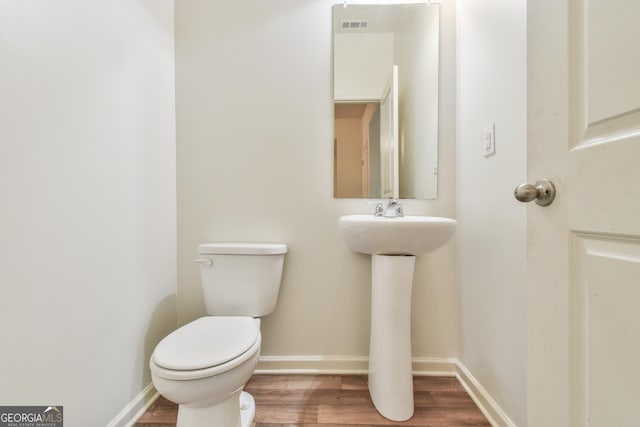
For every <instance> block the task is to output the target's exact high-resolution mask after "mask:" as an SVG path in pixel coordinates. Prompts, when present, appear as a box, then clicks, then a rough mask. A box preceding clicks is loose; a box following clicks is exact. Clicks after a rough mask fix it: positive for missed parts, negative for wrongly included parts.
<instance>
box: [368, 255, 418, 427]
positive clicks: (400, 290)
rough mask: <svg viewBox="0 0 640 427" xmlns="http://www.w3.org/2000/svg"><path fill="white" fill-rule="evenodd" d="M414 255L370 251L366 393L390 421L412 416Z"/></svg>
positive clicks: (402, 419) (406, 418)
mask: <svg viewBox="0 0 640 427" xmlns="http://www.w3.org/2000/svg"><path fill="white" fill-rule="evenodd" d="M415 260H416V257H415V256H405V255H371V282H372V283H371V284H372V288H371V341H370V348H369V393H370V394H371V400H373V404H374V405H375V407H376V409H377V410H378V412H380V414H382V415H383V416H385V417H386V418H388V419H390V420H393V421H404V420H408V419H409V418H411V417H412V416H413V370H412V366H411V287H412V285H413V268H414V265H415Z"/></svg>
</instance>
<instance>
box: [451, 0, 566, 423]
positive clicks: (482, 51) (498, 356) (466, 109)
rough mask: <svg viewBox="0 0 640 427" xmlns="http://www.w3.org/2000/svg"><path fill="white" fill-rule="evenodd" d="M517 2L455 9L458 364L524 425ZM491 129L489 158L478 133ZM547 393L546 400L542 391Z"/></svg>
mask: <svg viewBox="0 0 640 427" xmlns="http://www.w3.org/2000/svg"><path fill="white" fill-rule="evenodd" d="M526 71H527V68H526V1H524V0H518V1H514V0H486V1H482V2H478V1H476V0H459V1H458V79H459V80H458V159H459V162H458V191H459V193H458V195H459V199H458V217H459V220H460V224H459V225H460V227H459V250H460V258H459V268H460V307H461V311H460V319H461V351H460V359H461V361H462V363H463V364H464V365H465V366H466V367H467V368H468V369H469V371H470V372H471V374H472V375H473V376H474V377H475V378H476V379H477V380H478V381H479V382H480V384H481V385H482V386H483V387H484V388H485V389H486V390H487V391H488V392H489V394H490V395H491V396H492V397H493V398H494V399H495V400H496V402H497V403H498V405H499V406H500V407H501V408H502V409H503V410H504V411H505V412H506V413H507V414H508V415H509V417H511V419H512V420H513V421H514V422H515V424H516V425H518V426H524V425H526V382H527V378H526V337H527V328H526V320H527V313H526V307H527V302H526V295H527V289H526V286H527V283H526V216H525V205H523V204H519V203H518V202H516V201H515V199H514V198H513V189H514V188H515V187H516V186H517V185H518V184H520V183H522V182H525V180H526V84H527V82H526ZM492 123H495V129H496V154H495V156H492V157H488V158H485V157H484V156H483V150H482V148H483V146H482V129H483V128H484V127H485V126H487V125H490V124H492ZM549 392H553V391H552V390H550V391H549Z"/></svg>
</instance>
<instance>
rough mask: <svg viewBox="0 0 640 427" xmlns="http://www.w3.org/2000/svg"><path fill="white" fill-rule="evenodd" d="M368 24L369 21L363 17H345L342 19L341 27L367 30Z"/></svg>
mask: <svg viewBox="0 0 640 427" xmlns="http://www.w3.org/2000/svg"><path fill="white" fill-rule="evenodd" d="M368 25H369V23H368V21H364V20H362V19H343V20H342V21H340V27H341V28H342V29H343V30H366V29H367V26H368Z"/></svg>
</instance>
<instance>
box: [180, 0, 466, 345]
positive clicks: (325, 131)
mask: <svg viewBox="0 0 640 427" xmlns="http://www.w3.org/2000/svg"><path fill="white" fill-rule="evenodd" d="M332 4H333V2H330V1H327V0H309V1H303V2H302V1H299V0H273V1H269V2H264V1H262V0H247V1H242V2H215V3H214V2H210V1H207V0H193V1H188V2H176V93H177V96H176V102H177V144H178V236H179V237H178V277H179V280H178V318H179V319H178V320H179V323H185V322H187V321H190V320H192V319H194V318H196V317H198V316H201V315H203V314H204V305H203V302H202V292H201V290H200V279H199V275H198V270H197V267H196V265H194V263H193V260H194V257H195V251H196V248H197V245H198V244H199V243H201V242H204V241H225V240H230V241H276V242H285V243H287V244H288V245H289V253H288V254H287V257H286V261H285V270H284V277H283V283H282V287H281V292H280V296H279V300H278V305H277V307H276V310H275V312H274V313H273V314H272V315H270V316H268V317H266V318H265V319H264V321H263V323H262V332H263V345H262V354H263V355H272V356H273V355H276V356H287V355H325V356H332V355H333V356H343V355H346V356H366V355H367V354H368V342H369V315H370V314H369V308H370V279H371V273H370V268H371V267H370V259H369V257H368V256H366V255H358V254H354V253H351V252H349V251H348V250H347V248H346V247H345V245H344V244H343V242H342V241H341V240H340V236H339V235H338V227H337V222H338V218H339V217H340V216H341V215H343V214H347V213H364V212H367V211H371V209H372V207H370V206H368V205H367V200H349V199H334V198H333V182H332V181H333V129H332V128H333V125H332V123H333V114H332V111H333V105H332V81H331V78H332V77H331V76H332V68H331V63H332V56H331V46H332V36H331V5H332ZM443 9H446V10H445V11H444V13H443V14H444V16H445V17H446V18H444V19H445V22H446V23H447V25H448V28H447V29H446V35H445V36H444V39H443V44H444V48H445V49H446V53H445V54H444V57H445V58H446V60H444V61H443V64H444V65H443V67H444V69H443V75H445V76H446V78H443V80H442V82H441V84H442V87H443V102H442V104H441V108H442V111H441V117H444V119H443V122H442V129H443V132H442V134H441V135H442V139H441V152H440V160H441V165H442V167H441V170H442V175H441V176H440V178H441V179H440V186H441V198H440V199H438V200H437V201H415V202H412V203H413V204H412V205H411V206H408V207H407V210H408V211H409V212H410V213H414V214H433V215H442V216H450V217H453V216H455V183H454V182H455V124H454V123H455V122H454V120H455V113H454V111H455V109H454V108H455V106H454V104H455V77H454V74H453V73H454V70H455V68H454V67H455V62H454V61H455V54H454V50H453V49H454V34H455V15H454V12H453V11H454V10H455V9H454V6H453V2H447V5H446V6H445V5H443ZM457 298H458V295H457V287H456V267H455V242H451V243H450V244H449V245H447V246H446V247H445V248H443V249H442V250H440V251H438V252H436V253H433V254H432V255H429V256H425V257H422V258H419V259H418V261H417V265H416V276H415V283H414V294H413V301H414V305H413V351H414V355H415V356H418V357H455V356H456V355H457V330H458V323H457V321H458V310H457V304H458V302H457Z"/></svg>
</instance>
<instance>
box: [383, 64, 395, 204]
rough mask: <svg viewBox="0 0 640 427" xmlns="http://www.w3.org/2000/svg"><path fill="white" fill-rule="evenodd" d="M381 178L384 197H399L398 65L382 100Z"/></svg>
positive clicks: (390, 77)
mask: <svg viewBox="0 0 640 427" xmlns="http://www.w3.org/2000/svg"><path fill="white" fill-rule="evenodd" d="M380 177H381V185H382V197H392V198H397V197H399V182H398V66H397V65H394V66H393V69H392V71H391V75H390V76H389V80H388V81H387V85H386V86H385V89H384V91H383V94H382V99H381V100H380Z"/></svg>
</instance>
